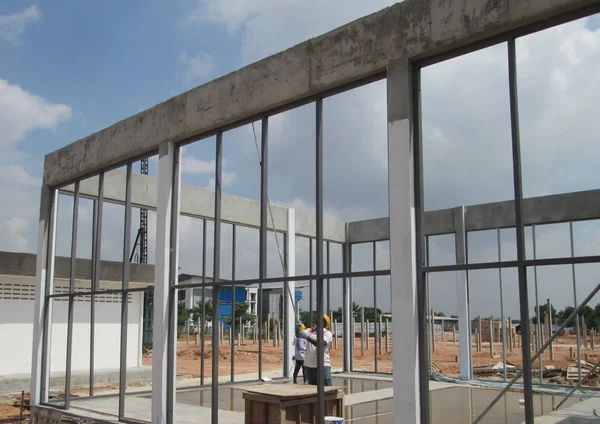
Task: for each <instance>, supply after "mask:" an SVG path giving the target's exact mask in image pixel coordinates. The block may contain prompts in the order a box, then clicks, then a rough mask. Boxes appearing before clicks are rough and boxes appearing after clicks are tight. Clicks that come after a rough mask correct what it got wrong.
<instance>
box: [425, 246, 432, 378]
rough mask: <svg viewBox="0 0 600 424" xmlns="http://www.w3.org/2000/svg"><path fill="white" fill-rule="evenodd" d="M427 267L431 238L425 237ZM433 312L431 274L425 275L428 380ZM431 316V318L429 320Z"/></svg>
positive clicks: (430, 372) (430, 370)
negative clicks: (431, 312) (430, 285)
mask: <svg viewBox="0 0 600 424" xmlns="http://www.w3.org/2000/svg"><path fill="white" fill-rule="evenodd" d="M425 266H429V236H425ZM429 311H431V293H430V290H429V273H426V274H425V312H424V315H425V339H426V340H427V346H426V350H425V351H426V352H427V358H426V363H427V366H428V367H429V368H428V371H427V375H428V378H429V376H431V374H432V373H433V343H434V340H433V339H432V338H431V336H432V334H433V317H432V316H431V314H430V313H429ZM428 316H429V318H428Z"/></svg>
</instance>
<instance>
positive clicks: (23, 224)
mask: <svg viewBox="0 0 600 424" xmlns="http://www.w3.org/2000/svg"><path fill="white" fill-rule="evenodd" d="M28 228H29V222H28V221H27V220H26V219H23V218H19V217H14V218H11V219H9V220H8V221H6V222H4V223H1V224H0V249H2V250H8V251H13V252H26V251H27V250H28V247H29V244H28V241H27V234H26V232H27V230H28Z"/></svg>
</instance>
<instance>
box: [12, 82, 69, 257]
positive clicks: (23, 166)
mask: <svg viewBox="0 0 600 424" xmlns="http://www.w3.org/2000/svg"><path fill="white" fill-rule="evenodd" d="M70 118H71V108H70V107H69V106H66V105H62V104H54V103H51V102H49V101H47V100H46V99H43V98H42V97H40V96H36V95H34V94H32V93H29V92H27V91H25V90H23V89H22V88H21V87H20V86H18V85H15V84H9V83H8V82H7V81H5V80H0V128H2V130H1V131H0V148H2V155H1V156H0V199H2V207H1V208H0V226H2V234H3V236H2V239H5V240H6V243H4V248H9V249H11V250H27V249H33V248H34V247H35V243H34V240H35V231H34V230H35V228H32V227H31V225H30V224H31V223H32V222H35V220H36V218H37V214H38V210H39V204H38V202H39V187H40V186H41V178H39V177H38V176H37V175H32V174H31V172H30V169H31V166H29V165H30V164H31V158H30V157H29V155H28V154H26V153H24V152H21V151H20V150H19V148H18V144H19V142H20V141H21V140H23V139H24V138H25V137H26V136H27V135H28V134H29V133H31V132H32V131H35V130H52V129H55V128H57V127H58V126H59V125H60V124H61V123H63V122H65V121H67V120H69V119H70ZM27 240H29V243H28V242H27Z"/></svg>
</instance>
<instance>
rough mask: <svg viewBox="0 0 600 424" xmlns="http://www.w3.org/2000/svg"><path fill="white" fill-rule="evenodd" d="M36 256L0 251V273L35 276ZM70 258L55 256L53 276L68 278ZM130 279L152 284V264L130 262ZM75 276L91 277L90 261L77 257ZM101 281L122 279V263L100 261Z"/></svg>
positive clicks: (83, 278) (88, 278) (82, 278)
mask: <svg viewBox="0 0 600 424" xmlns="http://www.w3.org/2000/svg"><path fill="white" fill-rule="evenodd" d="M36 257H37V255H35V254H33V253H15V252H0V275H17V276H23V277H35V271H36ZM70 267H71V258H65V257H62V256H58V257H56V260H55V263H54V277H55V278H65V279H67V278H70ZM130 273H131V274H130V275H131V277H130V281H131V282H136V283H149V284H154V265H150V264H138V263H131V264H130ZM75 278H76V279H78V280H91V279H92V261H91V260H90V259H81V258H78V259H77V260H76V263H75ZM100 280H101V281H122V280H123V264H122V263H121V262H115V261H101V262H100Z"/></svg>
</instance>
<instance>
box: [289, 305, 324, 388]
mask: <svg viewBox="0 0 600 424" xmlns="http://www.w3.org/2000/svg"><path fill="white" fill-rule="evenodd" d="M330 325H331V319H330V318H329V317H328V316H327V315H325V314H323V345H324V346H323V347H324V349H323V356H324V357H323V372H324V374H325V375H324V376H323V377H324V380H325V386H332V385H333V382H332V380H331V344H332V343H333V335H332V334H331V331H330V330H329V326H330ZM297 337H299V338H303V339H306V341H307V342H308V344H307V346H306V354H305V356H304V373H305V379H306V381H308V384H312V385H315V386H316V385H317V331H316V330H315V329H314V328H309V329H306V330H304V331H301V330H299V331H298V335H297Z"/></svg>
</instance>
